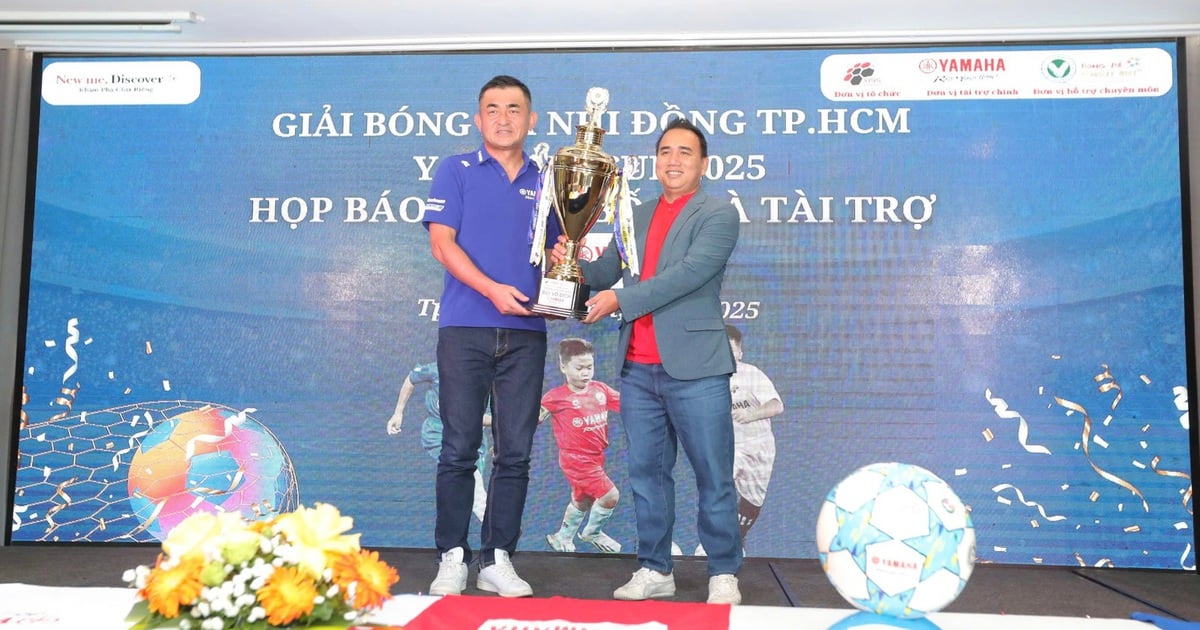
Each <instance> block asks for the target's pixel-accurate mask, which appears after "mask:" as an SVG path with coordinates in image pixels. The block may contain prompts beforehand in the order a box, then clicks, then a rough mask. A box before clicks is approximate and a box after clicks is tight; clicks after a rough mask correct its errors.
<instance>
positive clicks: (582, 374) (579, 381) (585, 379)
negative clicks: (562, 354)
mask: <svg viewBox="0 0 1200 630" xmlns="http://www.w3.org/2000/svg"><path fill="white" fill-rule="evenodd" d="M559 367H560V368H562V373H563V376H565V377H567V385H570V386H571V389H575V390H581V389H583V388H584V387H587V384H588V383H590V382H591V380H592V376H593V375H594V374H595V373H596V360H595V357H594V356H592V355H590V354H579V355H575V356H573V357H571V360H570V361H567V362H566V363H560V364H559Z"/></svg>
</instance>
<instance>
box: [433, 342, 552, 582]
mask: <svg viewBox="0 0 1200 630" xmlns="http://www.w3.org/2000/svg"><path fill="white" fill-rule="evenodd" d="M437 362H438V375H439V378H440V379H441V383H440V385H439V397H440V399H441V400H440V406H441V410H442V424H443V430H442V453H441V456H440V457H439V458H438V465H437V490H436V492H437V522H436V524H435V525H434V542H435V543H436V544H437V549H438V552H439V553H442V552H446V551H449V550H450V549H453V548H455V547H462V548H463V551H464V559H465V560H466V561H470V559H471V546H470V544H469V543H468V542H467V530H468V527H469V526H470V523H471V504H472V502H473V501H474V497H475V490H474V489H475V479H474V472H475V462H476V460H477V459H478V458H479V445H480V444H481V443H482V441H483V422H482V418H483V414H484V412H485V411H486V410H487V407H488V399H489V398H490V399H491V410H492V445H493V449H494V450H495V453H494V455H493V457H492V473H491V477H490V480H489V482H488V498H487V509H486V510H485V512H484V515H483V526H482V529H481V533H480V538H481V540H480V546H479V551H480V556H481V558H480V564H481V565H482V566H487V565H490V564H492V562H493V557H494V551H495V550H496V549H503V550H505V551H507V552H508V553H509V555H511V554H512V553H513V552H514V551H516V549H517V541H518V540H519V539H520V537H521V515H522V513H523V512H524V511H525V495H526V493H527V490H528V488H529V459H530V450H531V449H532V448H533V434H534V431H535V430H536V429H537V424H538V422H537V420H538V407H539V405H540V404H541V398H542V378H543V373H544V370H545V365H546V334H545V333H542V332H534V331H528V330H513V329H508V328H466V327H446V328H441V329H439V330H438V343H437Z"/></svg>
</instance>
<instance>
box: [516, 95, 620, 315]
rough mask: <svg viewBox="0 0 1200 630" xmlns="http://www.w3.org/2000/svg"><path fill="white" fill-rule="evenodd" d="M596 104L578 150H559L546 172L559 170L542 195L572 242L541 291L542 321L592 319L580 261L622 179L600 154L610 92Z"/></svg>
mask: <svg viewBox="0 0 1200 630" xmlns="http://www.w3.org/2000/svg"><path fill="white" fill-rule="evenodd" d="M596 89H598V88H593V91H594V90H596ZM595 99H596V97H595V96H593V94H592V93H591V92H589V94H588V100H589V110H590V111H591V112H592V116H591V117H590V120H589V121H588V123H587V124H583V125H579V126H577V127H576V128H575V144H574V145H572V146H567V147H563V148H562V149H559V150H558V152H557V153H555V154H554V157H553V158H552V159H551V161H550V164H549V165H548V166H547V168H552V169H554V171H553V188H552V190H550V191H544V190H543V191H542V194H547V193H548V194H551V195H552V196H551V198H550V200H551V208H552V210H553V214H554V216H555V217H556V218H557V220H558V226H559V227H560V228H561V230H562V234H563V235H565V236H566V237H567V241H566V243H564V246H565V247H566V250H567V253H566V256H564V257H563V259H562V261H561V262H559V263H558V264H556V265H554V267H553V268H551V269H550V271H549V272H547V273H546V275H545V276H544V277H543V278H542V281H541V285H540V286H539V287H538V297H537V300H536V301H535V303H534V305H533V307H531V308H530V310H532V311H533V312H534V313H538V314H541V315H551V316H555V317H574V318H576V319H583V318H584V317H586V316H587V311H588V309H587V306H586V304H585V303H586V302H587V299H588V294H589V292H590V288H589V287H588V285H587V284H585V282H584V278H583V270H582V269H581V268H580V267H579V263H578V262H577V260H576V259H577V258H578V251H579V243H580V242H581V241H582V240H583V237H584V236H586V235H587V233H588V230H591V229H592V226H593V225H595V224H596V220H597V219H599V218H600V214H601V213H602V212H603V210H604V206H605V203H606V201H607V200H608V197H609V192H610V189H611V188H612V187H613V185H614V184H615V182H616V173H617V160H616V158H614V157H613V156H611V155H609V154H607V153H605V152H604V151H602V150H601V149H600V146H601V144H602V143H603V139H604V129H603V128H601V127H600V125H599V124H598V122H597V120H598V118H599V115H598V112H597V110H599V112H603V105H604V104H607V92H604V95H603V101H604V102H603V103H602V105H601V106H600V107H597V108H595V109H592V107H591V106H592V103H593V102H594V100H595Z"/></svg>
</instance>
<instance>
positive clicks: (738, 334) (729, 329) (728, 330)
mask: <svg viewBox="0 0 1200 630" xmlns="http://www.w3.org/2000/svg"><path fill="white" fill-rule="evenodd" d="M725 334H726V335H729V340H730V341H735V342H737V344H738V345H739V346H740V345H742V331H740V330H738V329H737V326H734V325H733V324H725Z"/></svg>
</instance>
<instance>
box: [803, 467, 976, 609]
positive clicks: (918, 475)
mask: <svg viewBox="0 0 1200 630" xmlns="http://www.w3.org/2000/svg"><path fill="white" fill-rule="evenodd" d="M817 551H818V553H819V556H820V559H821V567H822V568H823V569H824V570H825V575H826V577H828V578H829V581H830V582H831V583H832V584H833V587H834V588H836V589H837V591H838V593H840V594H841V596H842V597H844V598H845V599H846V601H848V602H850V604H851V605H853V606H854V607H856V608H859V609H861V610H865V611H867V612H871V613H877V614H881V615H888V616H891V617H899V618H903V619H915V618H919V617H923V616H925V614H926V613H930V612H934V611H937V610H941V609H942V608H944V607H945V606H947V605H948V604H950V602H952V601H954V599H955V598H956V597H958V595H959V593H961V592H962V590H963V587H965V586H966V584H967V580H968V579H969V578H970V577H971V571H972V569H973V568H974V566H975V528H974V526H973V525H972V524H971V515H970V514H969V513H968V512H967V508H966V506H965V505H963V502H962V501H961V500H960V499H959V498H958V496H957V495H955V494H954V491H953V490H951V489H950V486H949V485H947V484H946V482H945V481H942V480H941V479H940V478H938V476H937V475H934V474H933V473H931V472H929V471H928V470H925V469H924V468H921V467H920V466H913V465H909V464H899V463H879V464H871V465H869V466H864V467H862V468H859V469H858V470H856V471H854V472H853V473H851V474H850V475H849V476H848V477H846V478H845V479H843V480H842V481H841V482H839V483H838V484H837V485H836V486H834V488H833V489H832V490H830V491H829V494H828V495H827V496H826V497H825V502H824V504H823V505H822V506H821V512H820V514H819V515H818V516H817Z"/></svg>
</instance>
